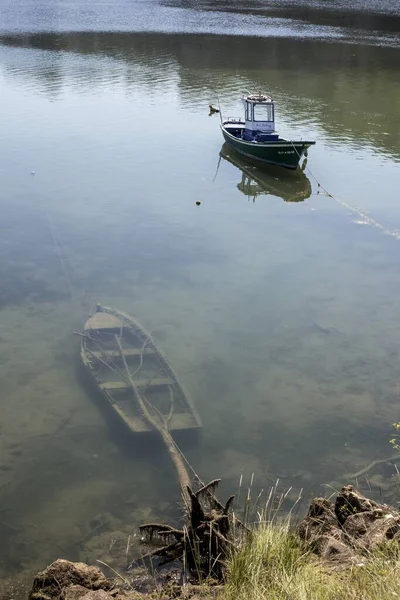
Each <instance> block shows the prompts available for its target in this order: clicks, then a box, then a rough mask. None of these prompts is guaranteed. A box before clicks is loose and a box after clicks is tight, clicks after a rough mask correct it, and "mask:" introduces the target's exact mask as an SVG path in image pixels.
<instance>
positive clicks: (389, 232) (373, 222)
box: [290, 140, 400, 240]
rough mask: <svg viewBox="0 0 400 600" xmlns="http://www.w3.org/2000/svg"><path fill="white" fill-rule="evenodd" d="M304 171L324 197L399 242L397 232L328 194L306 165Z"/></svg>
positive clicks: (399, 235)
mask: <svg viewBox="0 0 400 600" xmlns="http://www.w3.org/2000/svg"><path fill="white" fill-rule="evenodd" d="M290 143H291V144H292V146H293V149H294V151H295V152H296V154H297V155H298V157H299V159H300V158H301V154H300V153H299V152H298V150H297V148H296V146H295V145H294V143H293V141H292V140H291V141H290ZM304 170H306V171H307V172H308V174H309V175H310V177H312V178H313V179H314V181H315V182H316V183H317V184H318V189H321V190H322V191H323V192H324V193H325V195H326V196H328V198H332V200H334V201H335V202H337V203H338V204H340V205H341V206H343V207H344V208H347V209H348V210H350V211H351V212H353V213H355V214H356V215H358V216H359V217H360V218H361V219H362V221H363V222H364V223H366V224H368V225H372V226H373V227H377V228H378V229H380V230H381V231H382V233H384V234H385V235H390V236H392V237H394V238H396V239H397V240H400V232H398V231H396V230H394V229H388V228H387V227H385V226H384V225H382V223H379V221H376V220H375V219H373V218H372V217H369V216H368V215H367V214H365V213H364V212H363V211H362V210H360V209H359V208H356V207H355V206H352V205H351V204H349V203H348V202H347V201H346V200H343V199H342V198H338V197H337V196H334V195H333V194H331V193H330V192H328V190H327V189H326V188H325V187H324V186H323V185H322V183H321V182H320V181H319V180H318V179H317V177H316V176H315V175H314V173H313V172H312V171H311V169H310V168H309V167H308V166H307V165H306V166H305V168H304Z"/></svg>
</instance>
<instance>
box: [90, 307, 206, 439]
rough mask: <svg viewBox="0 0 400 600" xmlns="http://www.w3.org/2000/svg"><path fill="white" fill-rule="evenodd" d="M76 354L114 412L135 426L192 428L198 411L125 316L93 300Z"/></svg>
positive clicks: (140, 428) (157, 353)
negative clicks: (156, 424)
mask: <svg viewBox="0 0 400 600" xmlns="http://www.w3.org/2000/svg"><path fill="white" fill-rule="evenodd" d="M81 357H82V361H83V363H84V365H85V366H86V368H87V369H88V370H89V372H90V373H91V375H92V377H93V379H94V381H95V383H96V385H97V388H98V389H99V391H100V392H101V393H102V395H103V396H104V397H105V398H106V400H107V402H108V404H109V405H110V406H111V407H112V409H113V410H114V412H115V414H116V415H117V416H118V417H119V418H120V419H121V420H122V421H123V422H124V423H125V425H127V427H128V428H129V429H130V430H131V431H133V432H135V433H141V432H149V431H152V430H153V429H154V427H153V426H152V425H151V423H149V420H148V419H146V417H145V415H144V414H143V410H145V409H144V408H143V410H142V408H141V407H144V406H145V407H146V410H148V411H149V413H150V414H151V417H152V418H153V419H155V420H156V421H157V422H159V423H160V424H162V426H163V427H166V428H167V429H168V430H169V431H177V430H185V429H197V428H199V427H201V419H200V416H199V414H198V412H197V410H196V408H195V406H194V404H193V402H192V401H191V399H190V398H189V397H188V395H187V393H186V392H185V390H184V388H183V386H182V384H181V383H180V382H179V380H178V378H177V376H176V374H175V372H174V371H173V369H172V367H171V365H170V364H169V362H168V360H167V359H166V357H165V356H164V354H163V353H162V352H161V351H160V350H159V348H157V346H156V345H155V343H154V341H153V340H152V338H151V336H150V334H149V333H147V332H146V331H145V330H144V329H143V327H142V326H141V325H140V324H139V323H138V322H137V321H136V320H135V319H134V318H133V317H131V316H129V315H127V314H125V313H122V312H120V311H117V310H114V309H112V308H108V307H104V306H100V305H97V307H96V312H95V313H94V314H93V315H92V316H91V317H89V319H88V320H87V322H86V323H85V326H84V331H83V335H82V338H81Z"/></svg>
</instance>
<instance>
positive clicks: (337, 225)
mask: <svg viewBox="0 0 400 600" xmlns="http://www.w3.org/2000/svg"><path fill="white" fill-rule="evenodd" d="M364 4H365V3H364V2H353V3H352V6H351V7H348V3H344V2H333V1H332V2H324V3H321V2H300V3H299V2H297V3H295V4H294V3H292V2H289V1H287V2H277V1H273V2H263V1H258V2H246V3H241V4H240V5H239V4H237V3H233V2H229V1H228V0H226V1H220V2H213V3H208V2H201V3H198V2H190V1H187V2H184V1H177V0H176V1H171V2H160V1H156V0H153V1H147V2H121V1H119V2H113V3H110V2H107V1H104V2H84V1H83V0H81V1H77V2H67V1H63V2H61V1H60V2H54V1H52V2H45V1H36V2H31V1H30V2H27V1H25V2H23V1H21V0H20V1H17V2H9V1H8V0H2V1H1V2H0V119H1V132H2V134H1V146H0V159H1V160H0V177H1V196H0V202H1V219H0V281H1V287H0V307H1V309H0V378H1V386H0V405H1V421H0V575H1V577H3V578H5V577H10V576H12V575H13V574H17V573H19V572H21V571H22V570H23V569H37V568H40V567H42V566H43V565H44V564H46V563H47V562H49V561H50V560H53V559H55V558H57V557H58V556H64V557H70V558H73V559H74V558H80V559H82V560H90V561H94V560H96V558H100V559H102V560H109V561H112V560H113V556H112V552H111V549H112V548H114V547H117V546H118V544H115V541H114V542H113V540H123V544H124V547H125V546H126V539H127V536H128V535H129V534H132V538H133V535H134V531H135V529H134V528H135V526H136V525H137V524H139V523H142V522H144V521H149V520H154V519H170V520H173V519H175V518H178V517H179V507H178V500H179V498H178V493H177V489H176V486H175V482H174V479H173V472H172V467H170V465H169V462H168V459H167V458H166V457H165V455H164V453H163V451H162V449H160V448H149V447H147V445H146V444H137V443H134V442H132V441H131V440H125V439H123V438H121V432H120V430H119V429H118V428H116V427H115V426H114V425H112V424H111V423H110V422H109V420H108V419H107V418H106V416H105V415H104V414H103V412H102V411H101V410H100V407H99V405H98V404H97V403H96V398H95V397H93V395H91V394H90V392H89V390H88V389H87V386H86V385H85V382H84V379H83V377H82V374H81V371H80V369H79V339H77V338H76V337H75V336H73V330H77V329H79V328H81V327H82V325H83V322H84V321H85V319H86V316H87V314H88V313H89V311H90V310H91V309H92V308H93V306H94V304H95V303H96V302H101V303H104V304H108V305H112V306H115V307H116V308H119V309H121V310H124V311H126V312H128V313H131V314H132V315H134V316H135V317H136V318H138V319H139V320H140V321H141V322H142V323H143V325H145V326H146V327H147V328H148V329H150V330H151V331H152V333H153V336H154V338H155V339H156V340H157V342H158V343H159V345H160V347H161V348H162V349H163V350H164V351H165V352H166V353H167V355H168V357H169V358H170V360H171V362H172V363H173V365H174V367H175V369H176V371H177V372H178V374H179V376H180V377H181V379H182V380H183V382H184V383H185V384H186V387H187V388H188V389H189V391H190V393H191V395H192V397H193V399H194V401H195V402H196V405H197V407H198V410H199V412H200V414H201V416H202V419H203V422H204V430H203V432H202V435H201V436H200V439H199V440H193V441H192V442H191V443H188V442H186V443H185V449H186V454H187V457H188V459H189V460H190V462H191V463H192V464H193V466H194V467H195V469H196V471H197V472H198V473H199V474H200V475H201V477H202V478H203V479H204V480H208V479H211V478H214V477H223V478H224V487H223V488H222V493H227V494H228V493H231V491H232V489H233V490H236V488H237V485H238V481H239V477H240V475H241V474H243V476H244V480H245V481H246V482H248V481H249V480H250V477H251V474H252V473H255V489H256V490H257V492H258V490H260V488H268V487H269V486H270V485H271V484H272V483H273V482H275V480H276V479H277V478H278V477H279V478H280V479H281V481H282V485H283V486H286V487H288V486H290V485H293V486H294V487H295V488H296V491H298V490H300V489H301V488H304V489H305V494H306V497H309V495H310V494H311V493H318V494H321V493H324V492H325V488H324V487H322V485H323V484H324V483H327V482H332V481H336V482H339V483H344V482H347V481H348V478H347V479H346V477H345V475H346V474H348V473H354V472H356V471H358V470H359V469H361V468H363V466H365V465H367V464H368V463H369V462H370V461H372V460H374V459H375V458H382V457H385V456H389V455H390V454H391V449H390V445H389V443H388V440H389V438H390V437H391V423H392V422H393V421H394V420H397V419H398V418H399V393H400V383H399V339H400V315H399V311H398V298H399V293H400V273H399V260H400V205H399V201H398V190H399V188H400V165H399V162H400V73H399V70H400V69H399V65H400V50H399V48H400V25H399V24H400V11H399V10H398V8H397V9H396V7H395V5H396V4H397V3H393V2H379V3H377V4H376V5H375V4H374V3H373V2H371V3H370V4H369V5H368V10H366V9H365V7H364ZM245 89H265V90H267V91H269V92H270V93H271V94H272V95H273V96H274V97H275V99H276V101H277V112H278V125H279V129H280V131H281V133H282V134H285V135H288V136H293V137H295V136H300V137H306V138H315V139H316V140H317V145H316V146H315V147H313V148H312V149H311V150H310V153H309V159H308V164H307V168H306V169H305V171H304V172H299V173H286V172H281V171H280V170H270V171H267V172H266V173H262V172H260V171H258V170H257V169H255V168H254V167H251V166H250V165H248V164H247V163H245V162H243V161H242V160H241V159H238V157H237V156H234V155H233V154H232V153H230V151H229V149H227V148H226V147H225V146H223V144H222V141H223V140H222V136H221V133H220V131H219V118H218V115H216V116H213V117H209V116H208V104H209V103H210V102H212V103H216V102H217V94H218V95H219V99H220V102H221V106H222V109H223V112H224V113H225V114H226V115H235V114H239V115H240V111H241V106H240V104H239V97H240V94H241V92H242V91H243V90H245ZM325 190H326V191H327V192H328V193H329V195H327V193H325ZM197 201H200V202H201V204H200V206H196V202H197ZM389 472H390V471H388V473H389ZM388 473H386V472H385V473H383V472H382V471H379V472H377V471H372V473H371V481H372V484H373V485H375V488H374V490H375V492H374V493H378V492H377V491H376V490H377V489H378V485H379V484H380V482H381V481H382V479H383V475H387V474H388ZM374 478H375V479H374ZM246 484H247V483H246ZM4 585H5V584H4Z"/></svg>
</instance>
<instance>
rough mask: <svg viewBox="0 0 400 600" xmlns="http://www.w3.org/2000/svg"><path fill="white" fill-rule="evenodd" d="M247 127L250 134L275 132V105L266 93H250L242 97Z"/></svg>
mask: <svg viewBox="0 0 400 600" xmlns="http://www.w3.org/2000/svg"><path fill="white" fill-rule="evenodd" d="M242 102H243V106H244V119H245V123H246V125H245V129H246V131H248V132H249V134H253V135H254V134H256V133H260V132H261V133H274V132H275V105H274V101H273V100H272V98H270V97H269V96H267V95H265V94H261V92H259V93H258V94H249V95H248V96H243V98H242Z"/></svg>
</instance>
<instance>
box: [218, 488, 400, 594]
mask: <svg viewBox="0 0 400 600" xmlns="http://www.w3.org/2000/svg"><path fill="white" fill-rule="evenodd" d="M275 492H276V487H275V489H274V491H273V493H271V494H270V495H269V499H268V500H267V504H266V506H265V508H264V509H263V510H262V511H261V512H259V513H258V518H257V522H256V523H255V524H254V525H253V527H252V532H251V533H250V534H249V535H247V536H246V537H243V539H242V543H241V547H240V549H239V551H238V552H237V553H235V554H234V555H232V557H231V558H230V559H229V560H228V564H227V571H226V583H225V585H224V586H223V589H222V590H221V592H220V594H219V595H218V600H343V599H345V600H395V599H396V598H398V599H399V600H400V545H399V542H397V541H396V540H393V541H391V542H390V543H389V545H387V546H385V548H381V549H378V550H375V551H374V552H371V553H368V554H366V555H365V556H364V557H363V558H362V560H361V561H360V563H359V564H358V565H356V566H355V565H353V566H351V567H347V568H344V567H343V566H342V567H343V568H340V565H337V567H336V568H333V567H332V565H331V566H327V565H323V564H322V562H321V561H320V560H319V559H318V557H316V556H315V555H314V554H312V553H311V552H310V551H308V550H307V549H306V548H305V547H304V545H303V544H302V542H301V540H300V539H299V538H298V536H297V535H296V532H295V529H294V527H293V526H292V514H291V513H290V514H289V515H287V516H282V515H283V512H284V511H283V509H282V505H283V501H284V500H285V498H286V496H285V495H281V496H280V498H278V501H276V496H275V495H274V494H275Z"/></svg>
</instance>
